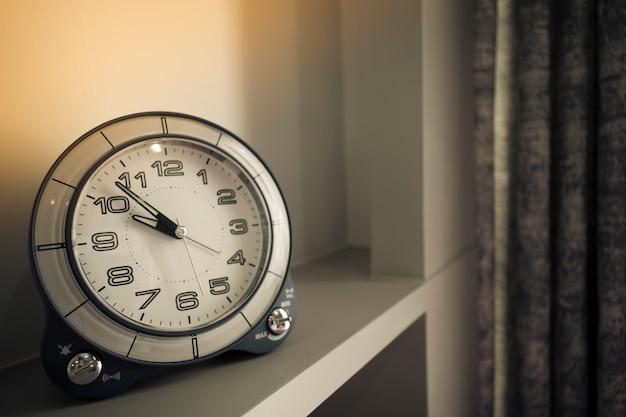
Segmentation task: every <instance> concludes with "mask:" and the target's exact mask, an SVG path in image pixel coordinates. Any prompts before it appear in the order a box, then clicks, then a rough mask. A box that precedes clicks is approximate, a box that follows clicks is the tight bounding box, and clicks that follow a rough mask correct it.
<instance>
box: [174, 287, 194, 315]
mask: <svg viewBox="0 0 626 417" xmlns="http://www.w3.org/2000/svg"><path fill="white" fill-rule="evenodd" d="M199 305H200V302H199V301H198V293H197V292H195V291H188V292H181V293H180V294H178V295H177V296H176V308H177V309H178V310H180V311H185V310H193V309H194V308H196V307H198V306H199Z"/></svg>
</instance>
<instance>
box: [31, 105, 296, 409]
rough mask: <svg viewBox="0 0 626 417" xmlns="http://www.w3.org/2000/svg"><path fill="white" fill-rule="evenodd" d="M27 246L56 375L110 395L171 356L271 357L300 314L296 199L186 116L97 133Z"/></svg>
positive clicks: (249, 156)
mask: <svg viewBox="0 0 626 417" xmlns="http://www.w3.org/2000/svg"><path fill="white" fill-rule="evenodd" d="M31 255H32V257H31V258H32V263H33V267H34V268H33V269H34V272H35V276H36V278H37V282H38V284H39V287H40V289H41V293H42V295H43V298H44V300H45V301H46V305H47V306H48V308H47V313H48V321H47V326H46V330H45V333H44V338H43V343H42V351H41V357H42V361H43V365H44V368H45V369H46V372H47V374H48V375H49V377H50V378H51V379H52V380H53V381H54V382H55V383H56V384H57V385H58V386H60V387H61V388H62V389H64V390H66V391H68V392H70V393H72V394H74V395H77V396H81V397H87V398H90V397H102V396H106V395H111V394H114V393H116V392H118V391H120V390H122V389H124V388H126V387H127V386H129V385H130V384H132V383H133V382H135V381H136V380H137V379H139V378H141V377H143V376H144V375H146V374H148V373H150V372H152V371H153V370H155V369H158V368H159V367H161V366H165V365H172V364H182V363H193V362H196V361H200V360H203V359H208V358H211V357H214V356H216V355H218V354H220V353H223V352H225V351H228V350H243V351H249V352H254V353H264V352H268V351H270V350H272V349H274V348H275V347H276V346H278V345H279V344H280V343H281V342H282V341H283V340H284V339H285V337H286V336H287V335H288V333H289V332H290V330H291V328H292V323H293V321H294V319H295V314H296V297H295V292H294V288H293V283H292V279H291V275H290V273H289V262H290V256H291V233H290V226H289V217H288V214H287V209H286V205H285V202H284V199H283V197H282V194H281V192H280V189H279V187H278V185H277V183H276V181H275V180H274V178H273V176H272V174H271V173H270V171H269V169H268V168H267V167H266V166H265V164H264V163H263V162H262V161H261V160H260V159H259V157H258V156H257V155H256V154H255V153H254V152H253V151H252V150H251V149H250V148H249V147H248V146H247V145H246V144H244V143H243V141H241V140H240V139H238V138H237V137H236V136H235V135H233V134H232V133H230V132H228V131H226V130H225V129H223V128H221V127H219V126H217V125H215V124H213V123H210V122H208V121H205V120H202V119H199V118H196V117H192V116H188V115H183V114H177V113H165V112H158V113H157V112H153V113H141V114H134V115H129V116H125V117H121V118H119V119H116V120H113V121H110V122H108V123H104V124H102V125H101V126H98V127H97V128H95V129H93V130H92V131H90V132H88V133H87V134H85V135H84V136H82V137H81V138H80V139H78V140H77V141H76V142H74V143H73V144H72V145H71V146H70V147H69V149H67V150H66V151H65V152H64V153H63V154H62V155H61V156H60V157H59V159H58V160H57V161H56V163H55V164H54V165H53V167H52V168H51V169H50V171H49V172H48V174H47V176H46V178H45V179H44V181H43V184H42V186H41V188H40V190H39V193H38V195H37V199H36V202H35V206H34V210H33V216H32V222H31Z"/></svg>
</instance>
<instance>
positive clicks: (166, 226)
mask: <svg viewBox="0 0 626 417" xmlns="http://www.w3.org/2000/svg"><path fill="white" fill-rule="evenodd" d="M115 185H116V186H117V188H119V189H120V190H122V191H124V193H126V194H127V195H128V196H129V197H130V198H132V199H133V200H135V201H136V202H137V204H139V205H140V206H141V207H143V208H144V209H145V210H146V211H147V212H148V213H150V214H151V215H152V216H154V218H149V217H144V216H138V215H133V216H132V218H133V220H137V221H138V222H140V223H143V224H145V225H146V226H150V227H152V228H153V229H156V230H158V231H159V232H162V233H165V234H166V235H168V236H171V237H175V238H176V239H180V237H179V236H178V235H177V234H176V228H177V227H178V225H177V224H176V223H174V222H173V221H172V220H170V219H169V218H168V217H167V216H165V215H164V214H163V213H161V212H160V211H159V210H157V209H155V208H154V207H152V206H151V205H150V204H148V203H147V202H146V201H145V200H144V199H143V198H141V197H139V196H138V195H137V194H135V193H134V192H133V191H131V190H130V188H128V187H127V186H125V185H124V184H122V183H121V182H119V181H116V182H115Z"/></svg>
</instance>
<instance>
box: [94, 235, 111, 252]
mask: <svg viewBox="0 0 626 417" xmlns="http://www.w3.org/2000/svg"><path fill="white" fill-rule="evenodd" d="M91 243H93V249H94V250H96V251H98V252H104V251H107V250H113V249H115V248H117V235H116V234H115V232H102V233H95V234H93V235H92V236H91Z"/></svg>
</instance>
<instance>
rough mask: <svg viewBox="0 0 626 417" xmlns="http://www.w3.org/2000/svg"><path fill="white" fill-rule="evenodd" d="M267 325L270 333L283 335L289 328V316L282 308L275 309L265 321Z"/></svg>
mask: <svg viewBox="0 0 626 417" xmlns="http://www.w3.org/2000/svg"><path fill="white" fill-rule="evenodd" d="M267 325H268V327H269V328H270V331H271V332H272V333H274V334H283V333H285V332H286V331H287V330H289V328H290V327H291V316H290V315H289V313H287V310H285V309H284V308H281V307H278V308H275V309H274V311H272V314H270V316H269V318H268V319H267Z"/></svg>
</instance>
